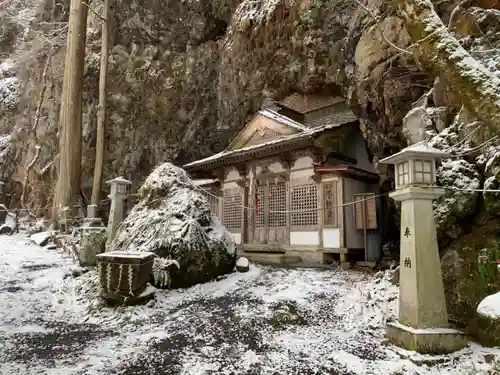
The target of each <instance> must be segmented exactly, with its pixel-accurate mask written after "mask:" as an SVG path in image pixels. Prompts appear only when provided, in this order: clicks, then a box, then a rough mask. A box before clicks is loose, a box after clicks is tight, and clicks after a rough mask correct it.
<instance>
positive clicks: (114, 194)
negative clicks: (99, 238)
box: [106, 177, 132, 244]
mask: <svg viewBox="0 0 500 375" xmlns="http://www.w3.org/2000/svg"><path fill="white" fill-rule="evenodd" d="M106 183H107V184H109V185H111V193H110V195H109V198H111V208H110V211H109V219H108V244H110V243H111V242H112V241H113V239H114V238H115V236H116V232H117V230H118V226H119V225H120V224H121V222H122V221H123V214H124V207H123V203H124V201H125V198H126V197H127V186H129V185H131V184H132V182H130V181H128V180H125V179H124V178H123V177H117V178H115V179H113V180H110V181H107V182H106Z"/></svg>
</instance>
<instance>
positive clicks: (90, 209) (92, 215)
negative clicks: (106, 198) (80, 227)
mask: <svg viewBox="0 0 500 375" xmlns="http://www.w3.org/2000/svg"><path fill="white" fill-rule="evenodd" d="M97 211H98V207H97V205H96V204H89V205H88V206H87V217H86V218H85V219H84V226H85V227H103V226H104V224H103V222H102V219H101V218H100V217H99V216H98V215H97Z"/></svg>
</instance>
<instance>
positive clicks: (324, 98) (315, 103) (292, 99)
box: [278, 92, 345, 114]
mask: <svg viewBox="0 0 500 375" xmlns="http://www.w3.org/2000/svg"><path fill="white" fill-rule="evenodd" d="M343 101H345V99H344V98H341V97H335V96H329V95H317V94H301V93H298V92H297V93H294V94H292V95H290V96H288V97H286V98H285V99H283V100H282V101H280V102H278V105H280V106H282V107H286V108H289V109H291V110H293V111H295V112H298V113H302V114H305V113H309V112H312V111H316V110H318V109H321V108H324V107H328V106H331V105H335V104H338V103H341V102H343Z"/></svg>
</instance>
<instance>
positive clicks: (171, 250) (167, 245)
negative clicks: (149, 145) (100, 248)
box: [110, 163, 236, 288]
mask: <svg viewBox="0 0 500 375" xmlns="http://www.w3.org/2000/svg"><path fill="white" fill-rule="evenodd" d="M139 195H140V200H139V203H138V204H137V205H136V206H135V207H134V208H133V209H132V211H131V212H130V214H129V216H128V217H127V218H126V219H125V220H124V222H123V223H122V225H121V226H120V228H119V231H118V233H117V236H116V238H115V239H114V241H113V242H112V244H111V247H110V250H111V251H113V250H120V251H127V250H139V251H150V252H152V253H155V254H156V255H157V256H158V257H160V258H164V259H165V260H170V261H176V264H177V265H178V267H177V266H175V267H167V269H165V271H164V272H167V273H168V275H165V274H163V275H162V273H161V272H156V271H158V269H156V271H155V272H153V274H156V275H158V276H159V279H158V280H156V281H155V284H160V285H161V286H162V287H171V288H179V287H188V286H191V285H194V284H197V283H202V282H206V281H210V280H213V279H215V278H216V277H217V276H219V275H222V274H226V273H229V272H231V271H232V270H233V268H234V266H235V260H236V258H235V257H236V249H235V244H234V241H233V240H232V238H231V235H230V233H229V232H228V231H227V230H226V229H225V228H224V227H223V226H222V224H221V223H220V222H219V220H218V219H217V218H216V217H215V216H213V215H212V214H211V212H210V205H209V204H208V201H207V199H206V198H205V196H204V195H203V193H202V192H201V191H200V190H198V188H197V187H196V186H195V185H194V184H193V182H192V181H191V180H190V179H189V177H188V176H187V174H186V172H185V171H184V170H183V169H181V168H178V167H176V166H174V165H173V164H171V163H165V164H162V165H160V166H159V167H157V168H156V169H155V170H154V171H153V172H152V173H151V175H150V176H148V178H147V179H146V181H145V182H144V184H143V186H142V187H141V188H140V190H139ZM169 265H170V263H169ZM160 279H161V280H160ZM166 281H168V282H166Z"/></svg>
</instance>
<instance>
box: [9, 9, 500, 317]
mask: <svg viewBox="0 0 500 375" xmlns="http://www.w3.org/2000/svg"><path fill="white" fill-rule="evenodd" d="M362 3H363V5H360V3H358V2H357V1H355V0H328V1H327V0H259V1H253V0H183V1H180V0H165V1H158V0H144V1H142V2H138V1H136V0H115V1H113V7H112V12H111V13H112V19H111V20H110V22H111V23H112V26H111V28H112V35H111V39H112V40H111V45H112V46H113V47H112V49H111V51H110V72H109V94H108V96H109V110H108V121H107V133H106V142H107V149H106V163H105V167H104V177H105V178H112V177H115V176H117V175H123V176H124V177H126V178H128V179H130V180H132V181H133V182H134V187H133V188H136V187H138V186H139V184H140V183H142V181H143V180H144V178H145V177H146V175H147V174H149V173H150V172H151V170H152V169H153V167H154V166H155V165H158V164H160V163H162V162H164V161H172V162H178V163H181V162H185V161H187V160H192V159H194V158H198V157H203V156H208V155H210V154H211V153H212V152H216V151H220V150H221V149H222V148H223V147H224V146H225V145H226V144H227V143H228V141H229V140H230V139H231V138H232V136H233V135H234V134H235V133H237V132H238V131H239V130H240V129H241V128H242V127H243V126H244V124H245V122H246V121H247V120H248V119H249V118H250V116H252V115H253V114H254V112H255V111H256V110H258V109H259V108H260V107H261V106H262V105H263V104H264V103H266V102H269V101H270V100H277V99H281V98H283V97H284V96H285V95H287V94H289V93H291V92H292V91H300V92H315V91H326V92H331V93H335V94H341V95H343V96H345V97H346V98H348V100H349V103H350V105H351V106H352V108H353V109H354V110H355V112H356V113H357V114H358V115H359V117H360V123H361V129H362V131H363V133H364V135H365V138H366V140H367V145H368V148H369V149H370V152H371V153H372V155H374V162H375V164H376V165H377V160H379V159H380V158H382V157H384V156H387V155H389V154H390V153H392V152H396V151H398V150H399V149H400V148H402V147H403V146H404V145H405V142H406V141H405V136H404V134H403V129H404V128H405V127H407V126H415V123H416V124H417V126H421V127H424V128H425V129H426V130H428V131H429V133H430V134H431V136H432V137H433V138H432V142H433V143H434V144H436V145H437V146H438V147H441V148H450V149H451V150H452V151H453V152H454V153H455V154H457V155H458V156H457V157H456V158H455V159H453V160H450V161H446V162H445V163H443V165H442V167H441V169H440V177H439V178H440V182H441V183H442V184H445V185H448V186H454V187H459V188H462V189H465V190H450V193H449V194H448V195H447V196H446V197H444V198H443V199H442V200H441V201H440V202H438V203H437V204H436V217H437V220H438V227H439V241H440V244H441V248H442V249H443V254H445V258H446V257H447V254H452V253H453V254H455V255H456V256H457V257H459V259H462V260H463V259H467V260H466V262H467V264H468V267H472V268H473V269H475V268H474V267H476V268H477V259H476V258H477V257H475V256H470V251H469V250H467V256H465V255H464V254H463V252H464V251H465V250H463V249H460V248H457V247H456V244H457V243H458V242H457V240H458V239H459V238H463V237H464V236H466V235H468V236H474V233H476V232H477V233H482V231H479V229H478V228H480V227H481V226H482V224H481V223H483V222H487V221H489V222H491V221H494V222H495V223H496V222H498V221H500V220H499V215H500V204H499V203H498V202H499V200H498V195H497V193H495V192H491V191H488V192H485V193H482V192H471V191H469V190H467V189H470V188H486V189H498V188H499V187H500V168H499V167H498V166H499V165H500V162H499V161H500V157H499V156H498V155H500V153H499V152H498V149H497V147H496V143H495V142H490V143H488V144H486V145H483V143H484V141H485V140H487V139H489V138H490V137H491V133H492V131H494V129H488V128H486V127H485V126H480V123H479V122H477V121H476V119H475V117H474V114H471V113H469V112H468V111H466V110H465V109H461V104H462V103H461V95H462V96H463V95H467V93H456V92H451V91H450V89H449V88H448V86H447V83H446V82H447V80H448V79H450V77H446V76H440V72H432V71H429V70H426V68H424V67H423V66H421V65H420V64H419V63H418V62H417V59H416V58H415V57H414V55H412V54H411V53H407V52H405V51H404V49H405V48H408V46H411V45H412V44H413V43H414V42H415V41H413V40H411V38H410V36H409V34H408V33H407V31H406V29H405V26H404V22H403V20H402V18H401V17H400V15H399V14H398V10H397V8H395V7H393V6H392V5H391V4H392V3H390V2H384V1H381V0H368V1H367V2H366V1H362ZM458 3H459V2H458V1H456V2H454V1H451V2H435V4H436V9H437V11H438V13H439V14H440V16H441V17H442V19H443V20H444V21H445V23H446V24H447V25H448V27H449V29H450V30H451V31H453V33H454V34H455V35H456V36H457V38H458V39H459V40H460V42H461V44H462V45H463V46H464V47H465V48H466V49H467V50H468V51H470V52H471V53H472V54H473V56H474V57H475V58H477V59H478V60H480V61H481V62H482V63H483V64H484V66H485V67H486V68H487V69H490V70H491V71H492V72H498V71H499V70H500V59H499V50H500V26H499V25H500V11H499V10H498V9H500V4H499V2H498V1H496V0H471V1H469V2H467V3H464V2H460V4H461V6H459V7H457V4H458ZM68 4H69V0H33V1H28V0H4V1H2V2H0V18H1V19H2V23H1V25H0V133H3V138H2V139H1V141H0V163H1V167H0V179H2V180H4V181H8V182H9V183H8V186H7V188H8V190H9V191H10V192H11V193H13V194H15V196H14V198H13V204H19V201H20V199H21V195H22V193H23V186H26V189H25V192H24V193H25V194H24V201H25V203H26V204H27V205H28V206H31V207H41V206H45V205H50V204H51V199H52V191H53V187H54V180H55V176H56V173H57V171H56V167H57V165H58V163H57V160H58V154H57V149H58V143H57V132H58V128H57V126H58V125H57V124H58V111H59V101H60V92H61V83H62V70H63V59H64V50H65V32H66V23H65V22H66V21H67V18H68V15H67V9H68ZM90 6H91V7H92V8H93V9H94V10H95V11H96V12H99V10H100V2H99V1H92V2H90ZM495 8H496V9H495ZM100 22H101V21H100V19H99V18H98V17H97V16H95V14H94V13H93V12H90V13H89V25H88V31H87V37H88V42H87V58H86V70H85V93H84V100H85V105H84V107H85V111H84V129H83V133H84V155H85V156H84V158H83V160H82V163H83V173H84V175H83V179H82V185H83V186H82V188H83V190H84V192H85V193H86V194H87V195H89V192H90V189H91V184H92V169H93V166H94V156H93V155H94V147H95V137H96V107H97V97H98V92H97V87H98V74H99V71H98V69H99V53H100V32H99V24H100ZM395 46H396V47H395ZM411 48H412V47H410V48H409V49H410V50H411ZM424 94H425V95H424ZM477 110H479V109H477ZM412 124H413V125H412ZM478 146H481V147H478ZM377 167H378V168H379V172H380V174H381V176H382V177H383V180H385V181H387V179H386V177H387V176H388V175H390V173H389V172H390V171H387V170H385V168H383V166H378V165H377ZM483 229H484V228H483ZM490 229H491V228H490ZM490 232H491V231H488V233H490ZM490 235H492V236H497V234H496V233H493V234H491V233H490ZM478 246H479V245H478ZM481 246H482V245H481ZM485 246H486V245H485ZM488 246H490V245H488ZM447 249H450V250H447ZM479 250H480V249H479V248H476V247H474V246H472V250H471V251H472V252H473V253H474V254H475V253H478V252H479ZM447 259H450V256H448V258H447ZM475 259H476V260H475ZM456 264H457V262H453V265H456ZM444 271H445V279H446V281H447V284H448V286H449V291H450V294H449V300H450V301H451V302H450V303H451V306H454V305H453V304H454V303H455V302H456V301H458V300H460V301H466V302H465V303H466V305H467V306H469V307H471V306H473V305H474V303H476V302H475V299H476V298H478V297H476V296H475V295H474V294H470V293H469V294H467V293H468V292H466V291H464V289H460V288H458V287H453V286H450V285H451V284H450V283H451V282H450V280H454V279H456V280H460V275H461V272H462V271H463V268H462V271H460V270H458V268H456V267H455V266H453V267H451V266H445V270H444ZM457 277H458V278H457ZM492 277H493V276H492ZM492 280H493V284H492V282H488V285H490V286H488V288H490V287H492V286H491V285H496V286H498V287H500V285H498V282H499V280H498V277H496V279H495V278H493V279H492ZM457 282H458V281H457ZM495 283H496V284H495ZM496 286H495V287H496ZM459 290H460V292H458V291H459ZM486 292H487V291H486V290H482V292H481V293H483V294H484V293H486ZM474 293H476V294H477V291H474ZM479 297H480V296H479ZM472 315H473V314H472ZM472 315H471V313H470V311H468V312H467V313H464V314H463V315H462V316H459V317H456V319H457V320H459V321H461V322H463V323H466V324H469V323H470V319H472V318H471V317H472Z"/></svg>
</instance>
